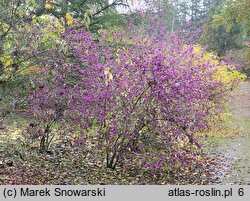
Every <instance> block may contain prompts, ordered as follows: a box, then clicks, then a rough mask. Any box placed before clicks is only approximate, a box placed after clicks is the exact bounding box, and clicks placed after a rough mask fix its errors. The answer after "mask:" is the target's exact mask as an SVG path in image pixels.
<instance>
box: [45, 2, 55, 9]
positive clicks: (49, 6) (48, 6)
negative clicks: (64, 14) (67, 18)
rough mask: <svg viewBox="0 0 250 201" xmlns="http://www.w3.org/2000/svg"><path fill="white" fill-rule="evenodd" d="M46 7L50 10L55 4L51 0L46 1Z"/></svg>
mask: <svg viewBox="0 0 250 201" xmlns="http://www.w3.org/2000/svg"><path fill="white" fill-rule="evenodd" d="M44 7H45V8H46V9H48V10H50V9H52V8H53V7H54V6H53V4H52V3H50V2H46V3H45V5H44Z"/></svg>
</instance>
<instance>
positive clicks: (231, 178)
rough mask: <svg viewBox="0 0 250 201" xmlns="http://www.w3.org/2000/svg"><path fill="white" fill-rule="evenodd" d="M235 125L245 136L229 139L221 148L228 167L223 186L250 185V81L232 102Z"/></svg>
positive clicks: (244, 84) (220, 151)
mask: <svg viewBox="0 0 250 201" xmlns="http://www.w3.org/2000/svg"><path fill="white" fill-rule="evenodd" d="M231 105H232V109H233V112H234V118H233V124H234V125H235V126H239V127H240V128H241V129H242V130H243V131H244V133H243V135H239V136H235V137H232V138H228V139H226V140H225V141H224V143H223V144H222V146H221V147H220V148H219V153H223V154H224V156H225V158H226V159H227V161H228V162H229V164H228V165H226V166H225V167H224V173H221V175H220V177H221V183H222V184H248V185H249V184H250V81H249V80H248V81H247V82H245V83H243V84H241V85H240V91H239V92H237V94H236V96H235V98H234V99H233V100H232V103H231Z"/></svg>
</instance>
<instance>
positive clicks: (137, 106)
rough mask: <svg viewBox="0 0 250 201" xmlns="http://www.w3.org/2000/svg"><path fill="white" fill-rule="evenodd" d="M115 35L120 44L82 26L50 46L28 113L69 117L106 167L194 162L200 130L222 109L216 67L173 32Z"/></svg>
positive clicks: (77, 136) (77, 141) (171, 167)
mask: <svg viewBox="0 0 250 201" xmlns="http://www.w3.org/2000/svg"><path fill="white" fill-rule="evenodd" d="M114 35H115V36H114V37H115V42H114V40H113V42H110V39H109V40H106V39H105V38H101V39H100V40H99V41H95V40H94V37H93V35H92V34H91V33H89V32H87V31H85V30H77V31H76V30H71V31H67V32H66V33H65V34H64V35H63V41H64V42H63V43H62V44H64V46H63V47H62V48H61V50H58V49H56V50H54V51H51V52H50V53H51V58H52V59H51V60H48V61H47V65H48V66H49V67H50V69H51V70H52V71H53V73H52V78H51V81H50V82H48V84H47V85H45V87H44V88H42V89H39V90H37V91H36V92H35V94H34V96H33V97H32V100H31V102H30V108H31V110H30V111H31V112H32V113H33V114H35V115H37V116H39V118H41V119H42V120H43V121H44V122H51V121H55V120H58V119H61V118H63V119H67V122H68V125H70V126H71V127H72V128H73V127H77V128H78V129H77V133H74V146H79V147H82V149H83V150H84V151H85V152H87V153H88V157H89V159H93V160H95V161H96V160H102V161H103V162H104V161H105V162H106V166H107V167H109V168H112V169H115V168H116V166H117V165H120V166H123V167H126V166H128V165H131V164H140V165H143V166H144V167H146V168H150V169H154V170H155V169H165V170H168V171H179V170H183V169H185V168H188V167H191V166H192V165H193V164H195V162H196V161H197V160H198V158H199V156H200V154H201V149H202V146H201V144H200V143H199V139H198V138H197V137H196V135H195V134H196V133H197V132H201V131H203V130H204V129H207V128H209V127H210V126H211V123H212V122H211V119H210V117H211V116H213V115H214V114H215V113H216V112H217V111H218V109H220V108H221V105H220V101H219V100H220V98H221V96H222V94H223V93H218V90H223V88H222V87H221V86H222V83H221V82H220V81H218V80H217V81H215V80H214V79H213V75H214V73H215V72H216V71H217V69H218V68H214V65H213V64H212V63H211V60H210V59H207V60H206V61H204V55H205V51H200V52H199V53H195V52H194V49H195V46H193V45H185V44H184V43H183V41H182V40H181V39H180V38H178V37H176V36H174V35H171V36H170V37H169V40H160V39H153V38H151V39H145V38H144V40H143V41H142V39H138V38H136V37H130V39H129V40H128V39H126V38H125V37H124V35H123V34H117V33H115V34H114ZM104 37H105V34H104ZM108 41H109V42H108ZM128 41H129V42H128ZM124 43H127V44H124ZM120 44H123V45H120ZM217 94H219V95H217ZM59 116H60V118H59Z"/></svg>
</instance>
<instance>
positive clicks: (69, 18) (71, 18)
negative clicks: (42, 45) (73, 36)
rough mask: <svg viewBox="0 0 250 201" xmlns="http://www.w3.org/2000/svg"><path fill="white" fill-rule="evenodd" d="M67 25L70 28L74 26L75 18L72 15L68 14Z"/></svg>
mask: <svg viewBox="0 0 250 201" xmlns="http://www.w3.org/2000/svg"><path fill="white" fill-rule="evenodd" d="M65 18H66V23H67V25H68V26H71V25H72V24H73V16H72V14H70V13H66V16H65Z"/></svg>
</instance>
